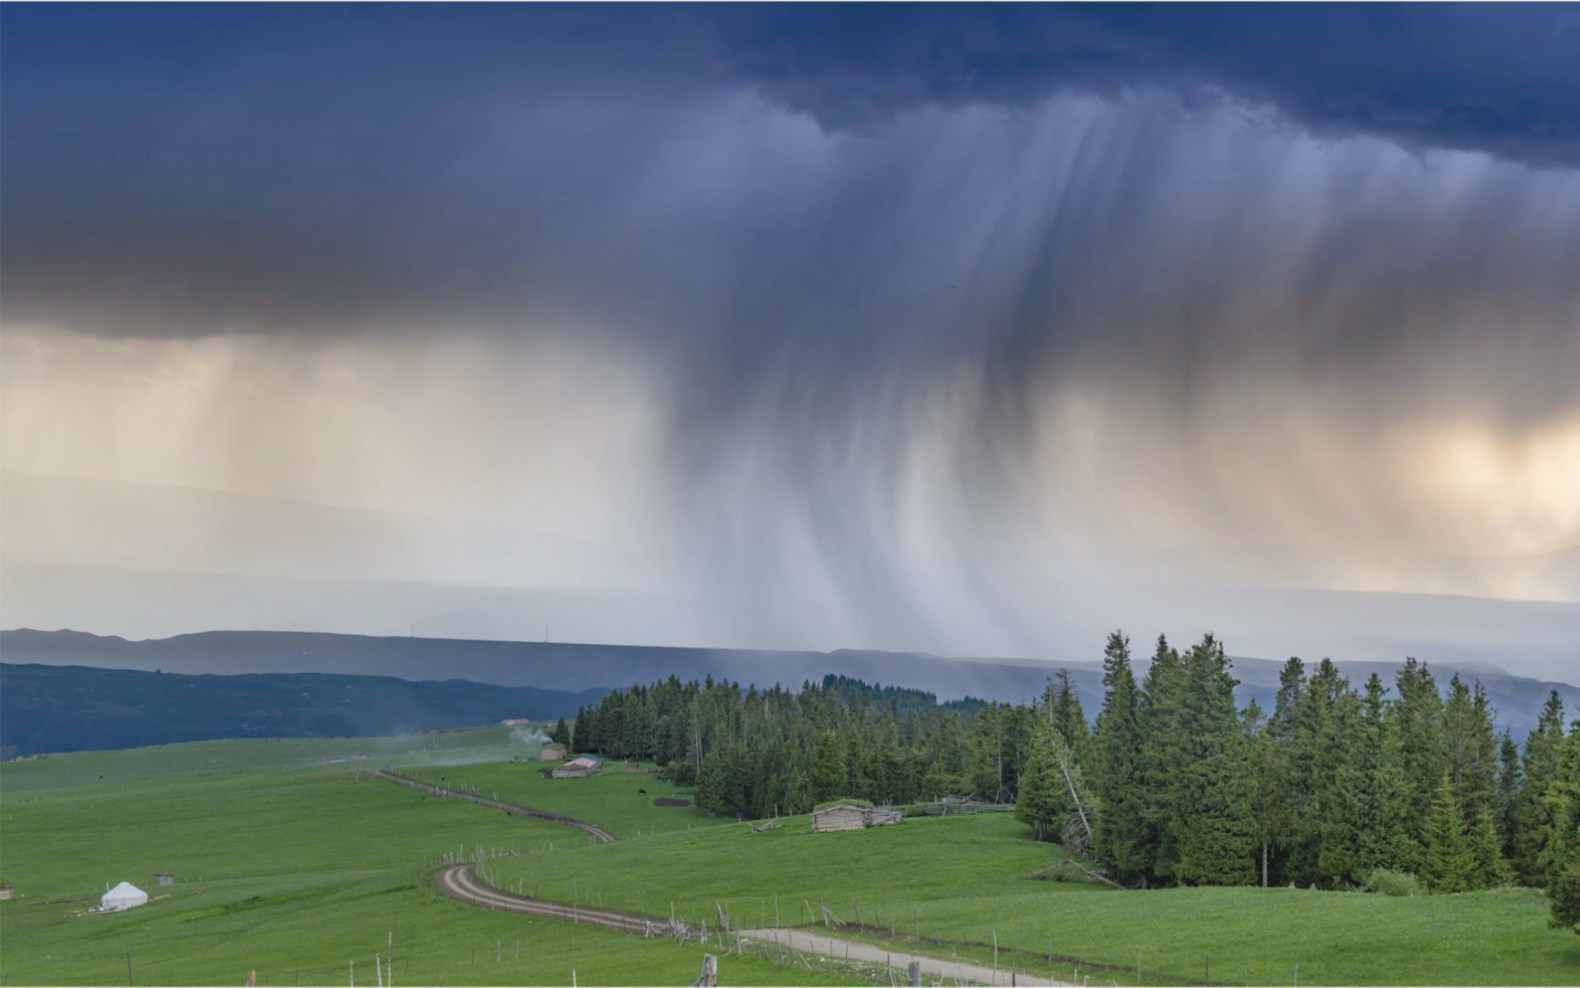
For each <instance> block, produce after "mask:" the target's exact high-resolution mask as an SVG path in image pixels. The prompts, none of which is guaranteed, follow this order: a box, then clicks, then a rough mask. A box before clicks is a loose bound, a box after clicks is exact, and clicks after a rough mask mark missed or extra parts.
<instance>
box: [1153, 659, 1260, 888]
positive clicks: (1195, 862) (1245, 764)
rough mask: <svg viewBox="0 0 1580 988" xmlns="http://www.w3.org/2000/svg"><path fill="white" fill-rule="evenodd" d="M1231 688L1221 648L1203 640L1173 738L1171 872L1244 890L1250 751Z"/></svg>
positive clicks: (1249, 862)
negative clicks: (1174, 851) (1176, 750)
mask: <svg viewBox="0 0 1580 988" xmlns="http://www.w3.org/2000/svg"><path fill="white" fill-rule="evenodd" d="M1235 685H1236V680H1235V679H1234V677H1233V676H1231V675H1230V673H1229V659H1228V656H1227V655H1225V654H1224V650H1223V644H1222V643H1221V642H1219V641H1218V640H1217V639H1216V638H1214V637H1213V636H1212V635H1210V634H1209V635H1207V636H1206V637H1205V638H1203V639H1202V641H1201V644H1199V645H1197V646H1195V647H1194V648H1192V649H1191V650H1190V653H1189V657H1188V658H1187V660H1186V664H1185V670H1184V688H1183V690H1182V697H1181V702H1180V704H1179V724H1178V731H1177V736H1176V740H1177V743H1178V744H1179V745H1180V754H1181V756H1182V762H1183V764H1182V765H1181V767H1180V769H1179V779H1178V782H1177V784H1176V785H1175V786H1174V787H1173V794H1174V805H1173V807H1172V810H1173V814H1172V815H1173V827H1174V830H1175V832H1176V833H1177V834H1178V862H1177V864H1176V865H1175V874H1176V877H1177V878H1178V879H1179V880H1180V881H1182V882H1186V883H1189V884H1192V885H1248V884H1250V883H1251V882H1252V881H1253V879H1254V878H1255V875H1256V871H1255V864H1254V861H1253V858H1252V852H1253V850H1254V848H1255V847H1256V845H1257V843H1258V842H1257V839H1256V825H1255V821H1254V820H1253V818H1252V812H1251V757H1250V746H1249V744H1248V743H1247V741H1246V738H1245V731H1244V729H1243V727H1242V726H1241V723H1240V716H1239V711H1238V710H1237V709H1236V708H1235V703H1234V687H1235Z"/></svg>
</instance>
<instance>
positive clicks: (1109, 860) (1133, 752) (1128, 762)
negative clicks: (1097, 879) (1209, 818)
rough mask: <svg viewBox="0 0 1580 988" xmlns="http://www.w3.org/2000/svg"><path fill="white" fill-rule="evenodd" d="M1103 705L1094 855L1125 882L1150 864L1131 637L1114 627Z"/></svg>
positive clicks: (1105, 670)
mask: <svg viewBox="0 0 1580 988" xmlns="http://www.w3.org/2000/svg"><path fill="white" fill-rule="evenodd" d="M1103 686H1104V688H1105V689H1104V693H1103V709H1102V711H1101V712H1100V713H1099V714H1098V715H1097V732H1096V734H1095V735H1094V736H1093V739H1092V743H1093V749H1094V752H1095V765H1094V772H1093V776H1094V778H1095V788H1096V790H1097V794H1098V798H1099V799H1101V800H1102V803H1103V812H1102V815H1101V818H1100V819H1099V821H1098V823H1097V824H1096V825H1095V826H1096V828H1097V837H1096V839H1095V841H1094V842H1093V849H1092V852H1093V856H1094V857H1096V859H1097V860H1098V861H1100V862H1102V863H1103V864H1104V865H1106V866H1108V868H1109V869H1110V870H1111V871H1112V872H1113V873H1114V874H1116V875H1118V876H1120V877H1121V878H1122V879H1124V880H1131V879H1134V878H1136V877H1139V876H1140V874H1141V873H1142V872H1144V871H1145V870H1146V868H1147V861H1146V859H1145V858H1144V856H1143V855H1142V854H1141V845H1142V840H1143V834H1144V829H1145V822H1144V819H1143V809H1144V803H1145V794H1144V792H1143V791H1142V790H1141V784H1142V783H1141V779H1140V756H1141V725H1140V722H1139V718H1140V715H1141V712H1140V709H1139V705H1138V704H1139V697H1138V695H1137V689H1136V677H1135V673H1134V672H1133V671H1132V670H1131V667H1130V640H1129V639H1128V638H1126V637H1125V636H1124V635H1123V634H1121V633H1120V632H1118V631H1116V632H1114V633H1113V634H1111V635H1109V636H1108V646H1107V648H1105V649H1104V651H1103Z"/></svg>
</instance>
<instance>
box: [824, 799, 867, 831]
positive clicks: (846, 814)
mask: <svg viewBox="0 0 1580 988" xmlns="http://www.w3.org/2000/svg"><path fill="white" fill-rule="evenodd" d="M866 825H867V811H866V810H865V809H864V808H862V807H860V806H852V805H850V804H849V803H835V804H834V805H833V806H825V807H823V808H822V809H821V810H813V811H812V832H813V833H814V834H823V833H828V832H830V831H834V830H860V829H862V828H863V827H865V826H866Z"/></svg>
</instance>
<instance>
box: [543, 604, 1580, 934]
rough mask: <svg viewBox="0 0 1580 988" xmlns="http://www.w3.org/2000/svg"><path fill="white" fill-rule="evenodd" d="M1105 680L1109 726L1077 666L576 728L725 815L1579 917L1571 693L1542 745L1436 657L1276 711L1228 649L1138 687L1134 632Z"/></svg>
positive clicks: (564, 731)
mask: <svg viewBox="0 0 1580 988" xmlns="http://www.w3.org/2000/svg"><path fill="white" fill-rule="evenodd" d="M1103 684H1104V696H1103V703H1102V707H1101V709H1100V711H1099V712H1098V714H1097V717H1096V720H1095V726H1089V724H1088V720H1087V717H1086V714H1085V711H1084V710H1083V709H1082V705H1081V701H1080V699H1079V697H1078V696H1077V695H1076V691H1075V689H1074V686H1073V684H1072V683H1071V681H1070V678H1069V676H1068V674H1067V673H1066V672H1064V671H1063V670H1061V671H1060V672H1059V674H1058V675H1057V677H1055V678H1053V679H1051V680H1050V681H1049V683H1048V685H1047V688H1046V689H1045V690H1044V691H1043V693H1042V694H1041V696H1039V697H1037V698H1036V699H1035V700H1033V701H1031V702H1026V703H1020V704H1005V703H997V702H992V701H982V700H976V699H972V698H967V699H965V700H958V701H952V702H949V703H942V704H941V703H939V702H938V701H937V697H936V696H935V695H934V694H931V693H928V692H925V691H921V690H911V689H904V688H898V687H893V686H888V687H885V686H881V685H868V684H866V683H863V682H860V681H858V680H853V679H848V678H846V677H843V676H832V675H831V676H827V677H825V678H824V680H823V682H822V683H821V684H814V683H810V682H808V683H803V684H802V686H801V688H800V690H798V691H791V690H788V689H785V688H783V687H781V686H778V685H775V686H773V687H772V688H768V689H759V688H757V687H755V686H749V687H747V688H746V689H744V690H743V689H742V688H741V687H740V685H739V684H738V683H732V682H723V681H718V682H716V681H714V680H713V679H712V678H711V677H710V678H708V679H707V680H705V681H704V682H702V683H698V682H695V681H692V682H687V683H682V682H681V681H680V680H679V679H678V678H676V677H673V676H671V677H670V678H669V679H667V680H664V681H660V682H656V683H653V684H651V685H650V686H633V687H632V688H631V689H629V690H624V691H616V692H612V693H610V694H608V695H607V696H605V697H604V698H603V700H602V701H601V702H600V703H599V704H598V705H596V706H590V707H583V708H582V709H581V710H579V711H578V713H577V715H576V720H575V725H574V729H568V725H563V724H562V725H558V726H557V728H556V731H555V732H554V733H555V735H556V736H557V737H564V736H568V737H569V738H571V739H573V740H574V746H575V748H576V749H577V750H578V751H585V752H596V753H599V754H602V755H605V756H611V757H616V758H633V759H646V760H652V761H655V762H656V763H658V764H659V765H660V766H662V767H663V768H664V771H665V772H666V774H667V775H668V776H669V777H670V778H672V779H673V780H674V781H675V782H677V783H678V784H680V785H685V786H694V787H695V790H696V795H697V802H698V805H699V806H700V807H701V808H703V809H705V810H708V811H709V812H714V813H719V812H722V813H730V814H738V815H741V816H744V817H754V818H755V817H764V816H771V815H775V814H779V815H784V814H794V813H805V812H808V811H809V810H811V809H812V808H813V807H814V806H815V805H817V804H818V803H820V802H825V801H828V800H833V799H840V798H845V799H865V800H870V801H872V802H875V803H881V804H888V805H899V804H905V803H911V802H916V801H919V800H929V799H935V798H939V797H942V796H948V795H954V796H974V797H975V798H977V799H982V800H987V801H996V802H1008V803H1014V804H1015V813H1016V816H1017V817H1018V818H1019V819H1021V820H1022V821H1024V822H1025V823H1026V824H1027V825H1028V826H1029V827H1030V828H1031V829H1032V831H1033V833H1034V834H1035V835H1036V836H1037V837H1038V838H1040V839H1045V840H1052V841H1058V842H1060V843H1062V844H1064V845H1066V846H1067V847H1069V848H1070V849H1071V850H1072V852H1074V853H1075V854H1077V855H1079V856H1081V857H1083V858H1085V859H1087V861H1088V863H1089V864H1091V865H1092V866H1093V868H1094V870H1097V871H1099V872H1100V873H1102V874H1104V875H1105V876H1106V877H1107V878H1109V879H1111V880H1112V881H1114V882H1117V883H1119V884H1122V885H1125V886H1129V887H1136V888H1151V887H1159V886H1167V885H1249V884H1262V885H1272V884H1284V883H1291V884H1295V885H1297V886H1299V887H1302V888H1305V887H1310V886H1315V887H1317V888H1323V889H1345V888H1360V887H1375V886H1378V885H1379V884H1381V883H1382V882H1384V881H1394V880H1397V881H1402V882H1404V883H1405V884H1406V887H1410V886H1412V885H1414V884H1415V883H1419V886H1420V887H1421V888H1422V890H1423V891H1429V892H1440V893H1450V892H1461V891H1474V890H1477V889H1484V888H1491V887H1496V886H1500V885H1507V884H1513V883H1519V884H1525V885H1530V886H1541V887H1545V888H1546V889H1547V891H1548V895H1549V896H1550V898H1551V900H1552V904H1553V911H1554V922H1555V923H1557V924H1559V925H1563V926H1567V927H1575V926H1576V925H1577V923H1580V730H1577V729H1576V726H1577V725H1580V721H1577V722H1576V725H1571V729H1570V730H1569V731H1568V732H1567V733H1566V731H1565V726H1564V721H1563V705H1562V702H1561V700H1560V699H1559V696H1558V694H1557V692H1556V691H1555V692H1553V693H1552V694H1551V695H1550V696H1549V697H1548V700H1547V702H1546V705H1545V706H1544V708H1543V709H1542V711H1541V714H1540V717H1539V719H1538V722H1537V726H1536V729H1535V730H1533V731H1532V732H1531V734H1530V735H1529V736H1528V737H1527V738H1526V739H1525V741H1524V744H1523V745H1521V744H1517V743H1516V742H1515V741H1514V739H1513V738H1512V737H1511V736H1510V735H1509V734H1508V732H1506V731H1505V732H1503V733H1502V734H1501V735H1500V734H1498V733H1497V732H1496V729H1495V727H1494V722H1493V713H1494V712H1493V710H1492V709H1491V708H1490V706H1489V705H1488V702H1487V697H1486V694H1485V692H1484V691H1483V690H1482V688H1481V685H1480V684H1479V683H1473V684H1467V683H1466V682H1465V681H1463V680H1462V679H1461V677H1460V676H1459V675H1458V674H1455V675H1454V676H1453V677H1452V678H1451V679H1450V680H1449V682H1448V683H1447V685H1446V688H1444V689H1440V688H1439V686H1438V683H1437V681H1436V679H1435V677H1434V676H1433V674H1432V672H1431V671H1430V669H1429V668H1428V667H1427V666H1426V665H1425V664H1423V663H1418V662H1416V661H1415V660H1414V659H1408V660H1406V661H1405V663H1404V665H1403V667H1402V668H1401V669H1400V670H1399V671H1398V673H1397V674H1396V676H1395V678H1394V683H1393V686H1392V691H1391V692H1390V690H1389V688H1388V687H1387V686H1386V685H1385V684H1384V683H1383V681H1382V680H1381V678H1380V677H1379V676H1377V675H1376V674H1375V673H1374V674H1373V675H1371V676H1370V677H1369V678H1368V679H1367V680H1366V682H1365V683H1364V684H1362V685H1361V686H1360V687H1359V688H1356V687H1355V686H1353V685H1352V684H1351V683H1350V681H1349V680H1348V679H1347V678H1346V677H1344V676H1343V675H1342V674H1341V673H1340V672H1339V671H1338V669H1337V667H1336V666H1334V664H1333V663H1332V662H1331V661H1329V660H1327V659H1323V660H1322V661H1321V662H1319V663H1317V664H1316V665H1315V667H1314V668H1312V669H1310V670H1309V671H1308V669H1307V667H1306V665H1305V663H1303V662H1302V661H1301V660H1300V659H1290V660H1289V661H1288V662H1287V663H1286V664H1285V666H1284V667H1283V669H1282V671H1281V675H1280V681H1279V688H1278V693H1277V697H1276V700H1275V703H1274V708H1273V710H1272V711H1271V712H1268V711H1264V710H1262V709H1261V707H1260V705H1259V704H1258V703H1257V702H1256V701H1255V700H1254V699H1253V700H1251V701H1250V702H1249V703H1248V704H1247V705H1246V706H1245V707H1244V708H1240V707H1239V706H1238V705H1237V704H1236V702H1235V698H1234V687H1235V686H1236V685H1237V680H1235V679H1234V677H1233V675H1232V673H1231V663H1230V660H1229V658H1228V656H1227V655H1226V654H1225V651H1224V647H1223V644H1222V642H1221V641H1219V640H1218V639H1216V638H1215V637H1214V636H1212V635H1207V636H1205V637H1204V638H1203V639H1202V641H1201V642H1200V643H1198V644H1196V645H1194V646H1192V647H1190V648H1188V649H1185V650H1183V651H1181V650H1179V649H1176V648H1173V647H1171V646H1170V645H1169V644H1168V642H1167V641H1166V640H1165V639H1164V638H1163V637H1161V636H1160V637H1159V638H1158V640H1157V643H1156V647H1155V649H1154V651H1153V654H1152V655H1151V656H1150V662H1149V663H1148V664H1147V665H1146V669H1145V672H1144V674H1143V675H1141V676H1140V677H1139V678H1138V677H1137V675H1136V671H1135V666H1134V664H1133V662H1132V656H1131V651H1130V643H1129V640H1128V639H1127V638H1126V637H1125V636H1124V635H1123V634H1121V633H1119V632H1115V633H1114V634H1112V635H1110V636H1109V639H1108V642H1107V647H1106V649H1105V652H1104V659H1103Z"/></svg>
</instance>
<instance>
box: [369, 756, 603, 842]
mask: <svg viewBox="0 0 1580 988" xmlns="http://www.w3.org/2000/svg"><path fill="white" fill-rule="evenodd" d="M367 773H368V774H369V775H376V776H378V777H379V778H381V779H388V780H389V781H391V782H399V783H400V784H401V785H403V786H411V787H412V788H413V789H421V790H423V791H424V792H431V793H433V794H434V795H435V796H443V797H445V798H446V799H465V800H470V801H471V802H473V803H481V804H482V805H484V806H492V807H493V808H494V809H496V810H508V811H509V812H511V813H519V814H521V815H522V816H530V817H535V818H537V819H539V820H547V821H549V822H550V823H563V824H564V825H565V826H567V827H575V828H576V829H577V830H580V831H583V832H585V833H587V834H590V835H591V836H592V838H593V839H594V840H597V841H602V842H608V841H612V840H614V835H613V834H611V833H609V831H607V830H604V829H603V828H602V827H595V826H593V825H592V824H590V823H583V822H582V821H580V820H575V819H572V818H571V817H568V816H560V815H559V814H558V813H546V812H544V811H543V810H534V809H528V808H527V807H525V806H514V805H512V804H510V803H501V802H500V801H499V800H497V799H484V798H483V797H482V796H474V795H472V794H471V793H466V792H455V791H453V790H450V789H440V788H439V787H438V786H430V785H427V784H426V783H422V782H414V781H412V780H411V779H407V778H403V777H401V776H399V775H396V774H395V773H393V772H384V771H380V770H379V769H368V770H367Z"/></svg>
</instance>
